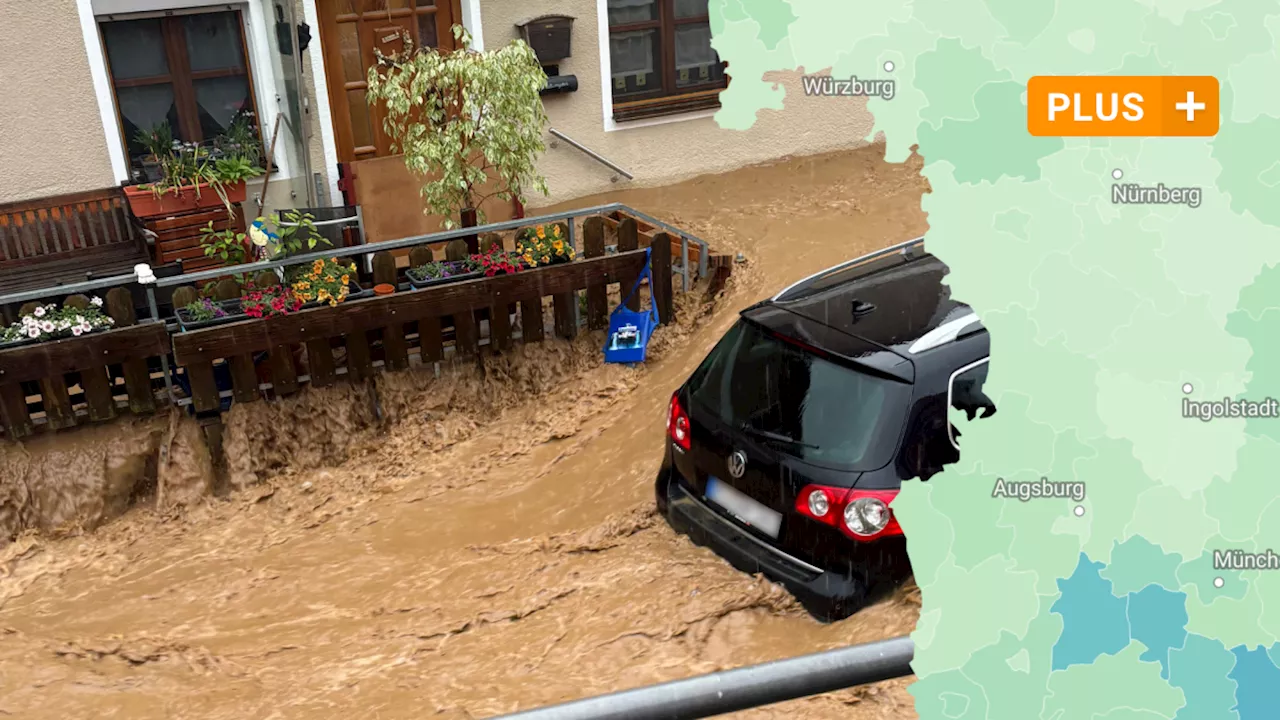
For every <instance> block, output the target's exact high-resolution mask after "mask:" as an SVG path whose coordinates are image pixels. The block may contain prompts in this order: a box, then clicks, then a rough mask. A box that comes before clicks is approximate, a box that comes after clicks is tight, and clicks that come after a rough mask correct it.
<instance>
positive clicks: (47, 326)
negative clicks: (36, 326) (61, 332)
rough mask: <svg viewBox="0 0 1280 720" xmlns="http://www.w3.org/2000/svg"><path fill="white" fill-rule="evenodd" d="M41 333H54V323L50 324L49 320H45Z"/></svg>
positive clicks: (41, 325) (42, 323)
mask: <svg viewBox="0 0 1280 720" xmlns="http://www.w3.org/2000/svg"><path fill="white" fill-rule="evenodd" d="M40 331H41V332H53V323H51V322H49V321H48V320H45V321H44V322H41V323H40Z"/></svg>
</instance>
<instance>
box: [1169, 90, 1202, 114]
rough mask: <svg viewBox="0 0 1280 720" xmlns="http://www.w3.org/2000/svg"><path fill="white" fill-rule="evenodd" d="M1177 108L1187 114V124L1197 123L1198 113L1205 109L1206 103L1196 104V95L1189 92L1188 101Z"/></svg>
mask: <svg viewBox="0 0 1280 720" xmlns="http://www.w3.org/2000/svg"><path fill="white" fill-rule="evenodd" d="M1174 107H1175V108H1177V109H1178V110H1181V111H1182V112H1184V113H1186V114H1187V122H1195V119H1196V111H1197V110H1203V109H1204V103H1200V102H1196V94H1195V93H1193V92H1191V91H1190V90H1188V91H1187V101H1186V102H1180V103H1177V104H1175V105H1174Z"/></svg>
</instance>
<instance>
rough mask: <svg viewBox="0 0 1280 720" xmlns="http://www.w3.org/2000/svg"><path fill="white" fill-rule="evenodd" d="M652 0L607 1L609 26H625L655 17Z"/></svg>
mask: <svg viewBox="0 0 1280 720" xmlns="http://www.w3.org/2000/svg"><path fill="white" fill-rule="evenodd" d="M653 3H654V0H609V24H610V25H625V24H627V23H633V22H644V21H646V20H653V19H655V18H656V17H657V13H655V12H654V7H653Z"/></svg>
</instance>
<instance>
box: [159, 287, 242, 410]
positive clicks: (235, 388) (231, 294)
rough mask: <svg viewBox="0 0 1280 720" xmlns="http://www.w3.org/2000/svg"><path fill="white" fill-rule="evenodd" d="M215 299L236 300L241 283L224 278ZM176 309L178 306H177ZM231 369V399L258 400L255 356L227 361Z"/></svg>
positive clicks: (238, 356)
mask: <svg viewBox="0 0 1280 720" xmlns="http://www.w3.org/2000/svg"><path fill="white" fill-rule="evenodd" d="M213 292H214V297H215V298H217V299H218V300H235V299H236V298H238V297H240V296H241V294H242V289H241V287H240V283H238V282H236V280H235V279H233V278H223V279H222V280H219V281H218V284H217V285H215V286H214V290H213ZM175 307H176V304H175ZM227 362H228V364H229V365H230V367H231V397H232V398H233V399H235V401H236V402H243V403H249V402H253V401H254V400H257V399H258V398H259V397H261V395H260V394H259V393H258V371H257V370H256V369H254V367H253V355H250V354H249V353H240V354H239V355H233V356H232V357H230V358H229V359H228V360H227Z"/></svg>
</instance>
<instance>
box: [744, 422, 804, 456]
mask: <svg viewBox="0 0 1280 720" xmlns="http://www.w3.org/2000/svg"><path fill="white" fill-rule="evenodd" d="M742 431H743V432H745V433H747V434H748V435H754V436H756V437H758V438H763V439H765V440H774V441H776V442H781V443H787V444H788V445H795V446H796V447H803V448H809V449H810V450H817V449H818V446H817V445H814V444H813V443H807V442H803V441H801V440H797V439H795V438H793V437H791V436H789V435H782V434H781V433H776V432H769V431H768V430H761V429H760V428H754V427H751V426H750V425H745V424H744V425H743V426H742Z"/></svg>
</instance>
